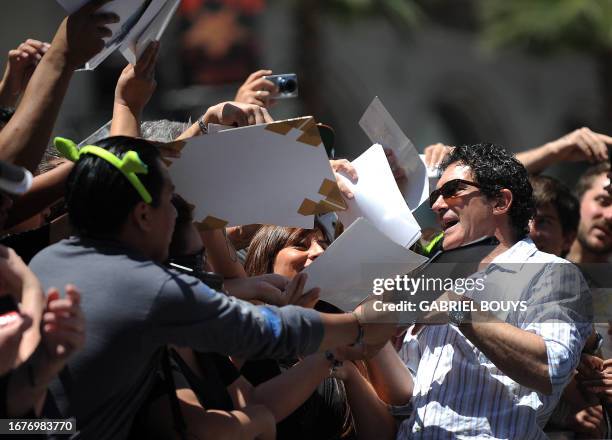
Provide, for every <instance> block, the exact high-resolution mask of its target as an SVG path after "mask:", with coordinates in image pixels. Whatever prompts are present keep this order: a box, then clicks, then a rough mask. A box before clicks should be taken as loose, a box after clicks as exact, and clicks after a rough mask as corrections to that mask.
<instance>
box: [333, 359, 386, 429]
mask: <svg viewBox="0 0 612 440" xmlns="http://www.w3.org/2000/svg"><path fill="white" fill-rule="evenodd" d="M343 368H346V378H345V379H344V385H345V387H346V395H347V398H348V403H349V405H350V406H351V412H352V414H353V420H355V429H356V431H357V438H358V439H359V440H361V439H373V438H375V439H390V440H391V439H394V438H395V434H396V431H397V427H396V424H395V419H394V418H393V416H392V415H391V414H390V413H389V410H388V408H387V405H386V404H385V403H384V402H383V401H382V400H380V399H379V398H378V396H377V395H376V392H375V391H374V388H373V387H372V385H370V384H369V383H368V381H367V380H366V379H365V378H364V377H363V376H362V375H361V373H359V371H358V370H357V367H355V365H354V364H353V363H352V362H348V363H346V365H345V366H344V367H343Z"/></svg>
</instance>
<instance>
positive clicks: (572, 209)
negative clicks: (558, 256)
mask: <svg viewBox="0 0 612 440" xmlns="http://www.w3.org/2000/svg"><path fill="white" fill-rule="evenodd" d="M529 181H530V182H531V186H532V188H533V199H534V200H535V205H536V208H539V207H541V206H544V205H546V204H551V205H552V206H553V207H554V208H555V209H556V210H557V215H558V216H559V221H560V223H561V229H562V230H563V235H568V234H572V233H575V232H576V231H577V230H578V222H579V221H580V204H579V203H578V199H577V198H576V197H575V196H574V195H573V194H572V192H571V191H570V189H569V188H568V187H567V186H565V185H564V184H563V183H561V182H559V181H558V180H557V179H555V178H554V177H550V176H531V177H530V178H529Z"/></svg>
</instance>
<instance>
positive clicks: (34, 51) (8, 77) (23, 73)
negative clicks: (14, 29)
mask: <svg viewBox="0 0 612 440" xmlns="http://www.w3.org/2000/svg"><path fill="white" fill-rule="evenodd" d="M48 49H49V43H43V42H42V41H38V40H32V39H28V40H26V41H24V42H23V43H21V44H20V45H19V46H18V47H17V48H15V49H13V50H10V51H9V53H8V60H7V63H6V69H5V70H4V76H3V77H2V80H0V107H15V105H16V104H17V101H18V100H19V97H20V96H21V94H22V93H23V91H24V90H25V88H26V86H27V85H28V81H30V78H31V77H32V73H34V69H35V68H36V66H37V65H38V63H39V61H40V60H41V58H42V57H43V55H44V54H45V53H46V52H47V50H48Z"/></svg>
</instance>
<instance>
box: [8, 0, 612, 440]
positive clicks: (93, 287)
mask: <svg viewBox="0 0 612 440" xmlns="http://www.w3.org/2000/svg"><path fill="white" fill-rule="evenodd" d="M103 3H104V1H93V2H90V3H88V4H87V5H86V6H84V7H83V8H81V9H80V10H79V11H77V12H75V13H74V14H72V15H70V16H69V17H67V18H66V19H65V20H64V21H63V22H62V23H61V24H60V26H59V28H58V30H57V33H56V35H55V37H54V38H53V41H52V42H51V44H48V43H44V42H40V41H35V40H27V41H26V42H24V43H23V44H21V45H20V46H19V47H18V48H16V49H15V50H11V51H10V52H9V53H8V58H7V60H6V69H5V74H4V76H3V78H2V80H1V82H0V107H1V111H0V115H1V118H2V121H1V123H0V160H1V162H0V197H1V203H0V228H2V230H3V238H2V244H3V245H2V246H0V304H1V305H2V307H3V309H2V310H0V419H15V420H17V419H32V418H41V419H43V418H44V419H69V418H72V419H74V420H75V422H76V431H77V432H76V434H73V435H74V436H75V437H76V438H87V439H89V438H95V439H99V438H108V439H121V438H179V439H187V438H199V439H204V438H211V439H272V438H277V437H278V438H282V439H345V438H346V439H352V438H356V439H392V438H398V439H404V438H455V437H461V438H485V437H486V438H520V439H526V438H546V436H547V435H548V436H554V435H565V436H566V437H564V438H568V437H567V436H570V437H569V438H574V437H575V438H611V437H612V423H610V421H611V420H612V419H611V418H610V416H609V410H610V408H611V406H610V405H612V359H609V358H608V356H612V352H607V353H606V350H605V348H606V346H607V344H608V342H609V340H610V336H609V335H610V334H611V333H612V330H609V327H608V323H607V321H606V322H603V323H600V322H596V320H594V318H593V317H592V316H590V315H588V313H583V310H582V309H580V308H579V307H574V304H575V303H579V302H581V301H582V300H584V298H586V297H588V296H589V295H590V292H591V291H595V290H598V291H603V292H604V295H605V290H606V288H608V282H607V281H608V279H609V274H608V273H607V271H608V268H610V264H611V263H610V261H611V257H612V186H611V184H610V176H611V174H610V161H609V150H608V145H611V144H612V138H610V137H608V136H606V135H603V134H598V133H594V132H592V131H591V130H589V129H587V128H582V129H579V130H576V131H574V132H572V133H570V134H568V135H566V136H564V137H562V138H560V139H558V140H555V141H553V142H550V143H547V144H545V145H543V146H541V147H538V148H534V149H531V150H527V151H524V152H522V153H519V154H518V155H516V157H515V156H513V155H512V154H510V153H508V152H507V151H506V150H505V149H504V148H503V147H501V146H497V145H493V144H486V143H482V144H476V145H468V146H456V147H453V146H447V145H443V144H436V145H431V146H429V147H427V148H425V161H426V163H427V165H428V166H429V167H430V168H437V169H439V170H440V178H439V180H438V183H437V186H436V188H432V190H434V189H435V191H434V192H433V193H432V195H431V197H430V200H429V203H430V206H431V209H432V210H433V212H434V213H435V215H436V217H437V219H438V222H439V225H438V228H437V229H436V231H434V233H432V234H429V238H431V245H427V243H423V242H420V243H419V244H418V245H417V246H415V250H417V251H418V252H420V253H422V254H424V255H426V256H427V257H429V258H430V261H432V262H435V261H442V260H443V259H444V258H451V257H452V256H453V255H455V256H457V258H459V260H461V256H460V255H462V254H460V252H463V251H466V250H467V251H470V252H472V254H471V255H472V256H474V255H475V254H474V252H476V254H477V255H479V257H478V263H479V264H477V265H476V266H475V267H474V272H476V271H485V272H486V275H487V279H488V280H495V282H497V283H498V284H497V285H498V286H499V289H501V290H503V292H508V293H509V294H510V293H512V294H514V295H515V296H518V297H520V298H521V299H522V300H524V301H526V302H527V303H528V304H529V311H528V312H526V313H510V314H509V315H508V316H507V318H506V319H505V320H500V319H498V318H493V317H490V316H487V315H486V312H484V311H479V310H476V311H473V312H472V315H473V316H468V315H467V314H466V313H465V312H464V313H461V312H459V313H451V312H448V313H447V312H439V313H438V314H436V313H430V314H429V315H427V314H426V315H424V316H421V317H420V318H419V320H418V322H417V323H414V324H413V325H410V326H409V327H408V326H406V325H400V323H399V322H394V321H393V320H389V319H385V322H378V321H377V320H376V319H369V318H368V316H370V315H368V310H367V303H366V304H365V305H362V306H360V307H358V308H357V309H356V310H355V311H353V312H348V313H347V312H343V311H342V310H340V309H338V308H336V307H334V306H333V305H331V304H328V303H326V302H324V301H320V300H319V290H318V289H317V288H314V289H311V290H309V291H304V286H305V283H306V275H305V274H303V273H302V270H303V269H304V268H305V267H307V266H308V265H309V264H311V263H312V262H313V261H315V259H316V258H317V257H318V256H320V255H321V254H323V253H324V252H325V251H326V248H327V247H328V246H329V245H330V244H331V243H332V241H333V240H334V239H335V238H336V237H337V236H338V234H339V233H341V228H330V227H329V225H327V224H326V223H325V222H324V221H322V220H321V219H317V220H316V221H315V227H314V229H312V230H308V229H300V228H289V227H281V226H274V225H243V226H239V227H233V228H227V229H212V230H202V229H201V228H198V227H196V224H194V219H193V216H192V210H193V206H192V205H190V203H189V201H188V200H184V199H183V198H182V197H181V196H180V194H175V193H174V186H173V184H172V181H171V178H170V176H169V174H168V170H167V168H166V165H165V164H164V161H163V156H164V153H165V151H164V149H163V144H162V143H163V142H169V141H173V140H177V139H188V138H190V137H194V136H203V135H204V136H205V135H207V133H206V131H207V124H209V123H215V124H222V125H227V126H245V125H254V124H260V123H268V122H272V121H273V120H272V117H271V116H270V113H269V112H268V108H269V107H270V106H271V105H272V104H273V103H274V96H275V93H277V90H276V86H275V85H274V84H273V83H272V82H270V81H268V80H266V79H265V78H264V76H265V75H269V74H270V73H271V71H267V70H261V71H258V72H255V73H253V74H252V75H251V76H250V77H249V78H247V79H246V81H245V83H244V84H243V85H242V86H241V87H240V89H239V90H238V92H237V95H236V97H235V98H234V100H233V101H228V102H222V103H219V104H216V105H213V106H211V107H210V108H208V109H207V110H206V111H205V112H204V114H203V115H202V116H201V117H200V118H198V120H197V121H196V122H195V123H193V124H190V123H181V122H172V121H154V122H143V121H141V115H142V112H143V109H144V107H145V106H146V104H147V102H148V101H149V99H150V98H151V96H152V94H153V93H154V91H155V88H156V82H155V78H154V73H155V65H156V61H157V55H158V51H159V43H157V42H154V43H151V44H150V46H149V47H148V48H147V49H146V51H145V52H144V53H143V55H142V56H141V57H140V59H139V60H138V61H137V63H136V65H131V64H129V65H127V66H126V67H125V69H124V70H123V71H122V72H121V74H120V76H119V78H118V81H117V86H116V91H115V96H114V108H113V117H112V123H111V126H110V131H109V133H106V134H105V135H100V136H99V138H98V139H95V140H93V141H90V142H88V145H87V146H84V147H81V148H79V147H78V146H77V145H76V144H75V143H74V142H72V141H71V140H68V139H63V138H56V139H55V140H54V141H53V142H51V139H50V136H51V132H52V130H53V127H54V124H55V121H56V118H57V116H58V113H59V111H60V107H61V104H62V100H63V98H64V95H65V93H66V91H67V88H68V86H69V83H70V81H71V77H72V75H73V72H74V71H75V69H77V68H78V67H79V66H81V65H83V64H84V63H85V62H86V61H87V60H89V59H90V58H91V57H92V56H93V55H95V54H96V53H98V52H99V51H100V50H101V49H102V47H103V45H104V41H103V38H105V37H108V36H109V35H110V31H109V29H108V28H107V27H106V26H107V25H108V24H111V23H114V22H116V21H117V17H116V16H115V15H113V14H108V13H101V12H98V8H99V7H100V5H101V4H103ZM51 143H52V144H53V145H52V146H49V145H50V144H51ZM160 145H161V147H160ZM385 147H389V146H385ZM386 151H387V156H388V160H389V164H390V167H391V169H392V171H393V174H394V177H395V178H396V179H397V180H398V181H400V180H402V179H406V178H407V174H406V172H405V170H403V169H402V168H401V167H400V165H399V164H398V161H397V160H396V158H395V156H394V154H393V153H392V152H391V150H390V149H387V150H386ZM566 161H589V162H591V163H592V166H591V167H590V168H588V170H587V171H586V172H585V173H584V174H583V175H582V176H581V178H580V180H579V182H578V184H577V185H576V188H575V190H574V191H573V190H571V189H570V188H568V187H567V186H566V185H565V184H564V183H562V182H560V181H558V180H557V179H554V178H552V177H548V176H543V175H539V173H541V172H542V171H544V170H545V169H546V168H547V167H549V166H550V165H552V164H555V163H559V162H566ZM330 166H331V168H332V169H333V171H334V173H340V174H343V175H344V176H346V177H348V178H349V179H351V180H353V181H356V180H357V179H358V178H359V176H358V175H357V173H356V171H355V169H354V168H353V167H352V166H351V164H350V162H348V161H347V160H343V159H339V160H338V159H334V158H330ZM338 184H339V187H340V189H341V191H342V192H343V195H344V196H345V197H346V198H349V199H350V198H352V197H353V194H351V192H350V190H348V188H347V187H346V186H345V185H343V184H342V181H341V180H339V182H338ZM483 239H484V240H483ZM478 252H480V254H478ZM567 261H570V262H572V263H574V264H565V263H567ZM527 263H533V264H527ZM485 264H486V265H487V268H486V269H483V267H484V266H483V265H485ZM510 265H511V266H510ZM534 267H535V269H534ZM329 270H330V271H333V268H329ZM444 295H446V296H445V299H446V300H448V301H455V302H458V303H466V302H469V303H472V302H474V301H475V299H474V298H471V297H470V296H469V295H463V296H458V295H455V294H454V293H453V292H446V293H445V294H444ZM466 310H467V308H466ZM470 310H471V309H470ZM440 314H442V315H444V318H445V323H442V324H441V323H440ZM434 315H435V316H434ZM476 315H477V316H480V318H483V319H481V320H478V319H475V316H476ZM386 318H389V317H388V316H387V317H386ZM402 324H406V323H402ZM611 328H612V327H611ZM560 432H561V433H562V434H560ZM48 436H50V437H54V436H55V435H54V434H48ZM58 436H59V435H58Z"/></svg>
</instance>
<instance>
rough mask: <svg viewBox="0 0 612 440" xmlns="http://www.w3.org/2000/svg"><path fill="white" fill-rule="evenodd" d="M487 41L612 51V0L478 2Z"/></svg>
mask: <svg viewBox="0 0 612 440" xmlns="http://www.w3.org/2000/svg"><path fill="white" fill-rule="evenodd" d="M476 1H478V11H479V14H480V23H481V26H482V32H483V34H482V35H483V37H484V41H485V42H486V44H487V45H489V46H490V47H493V48H498V47H506V46H514V47H516V46H519V47H522V48H525V49H529V50H536V51H558V50H568V49H572V50H580V51H585V50H589V51H596V52H599V51H608V50H610V49H612V1H611V0H476Z"/></svg>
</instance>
